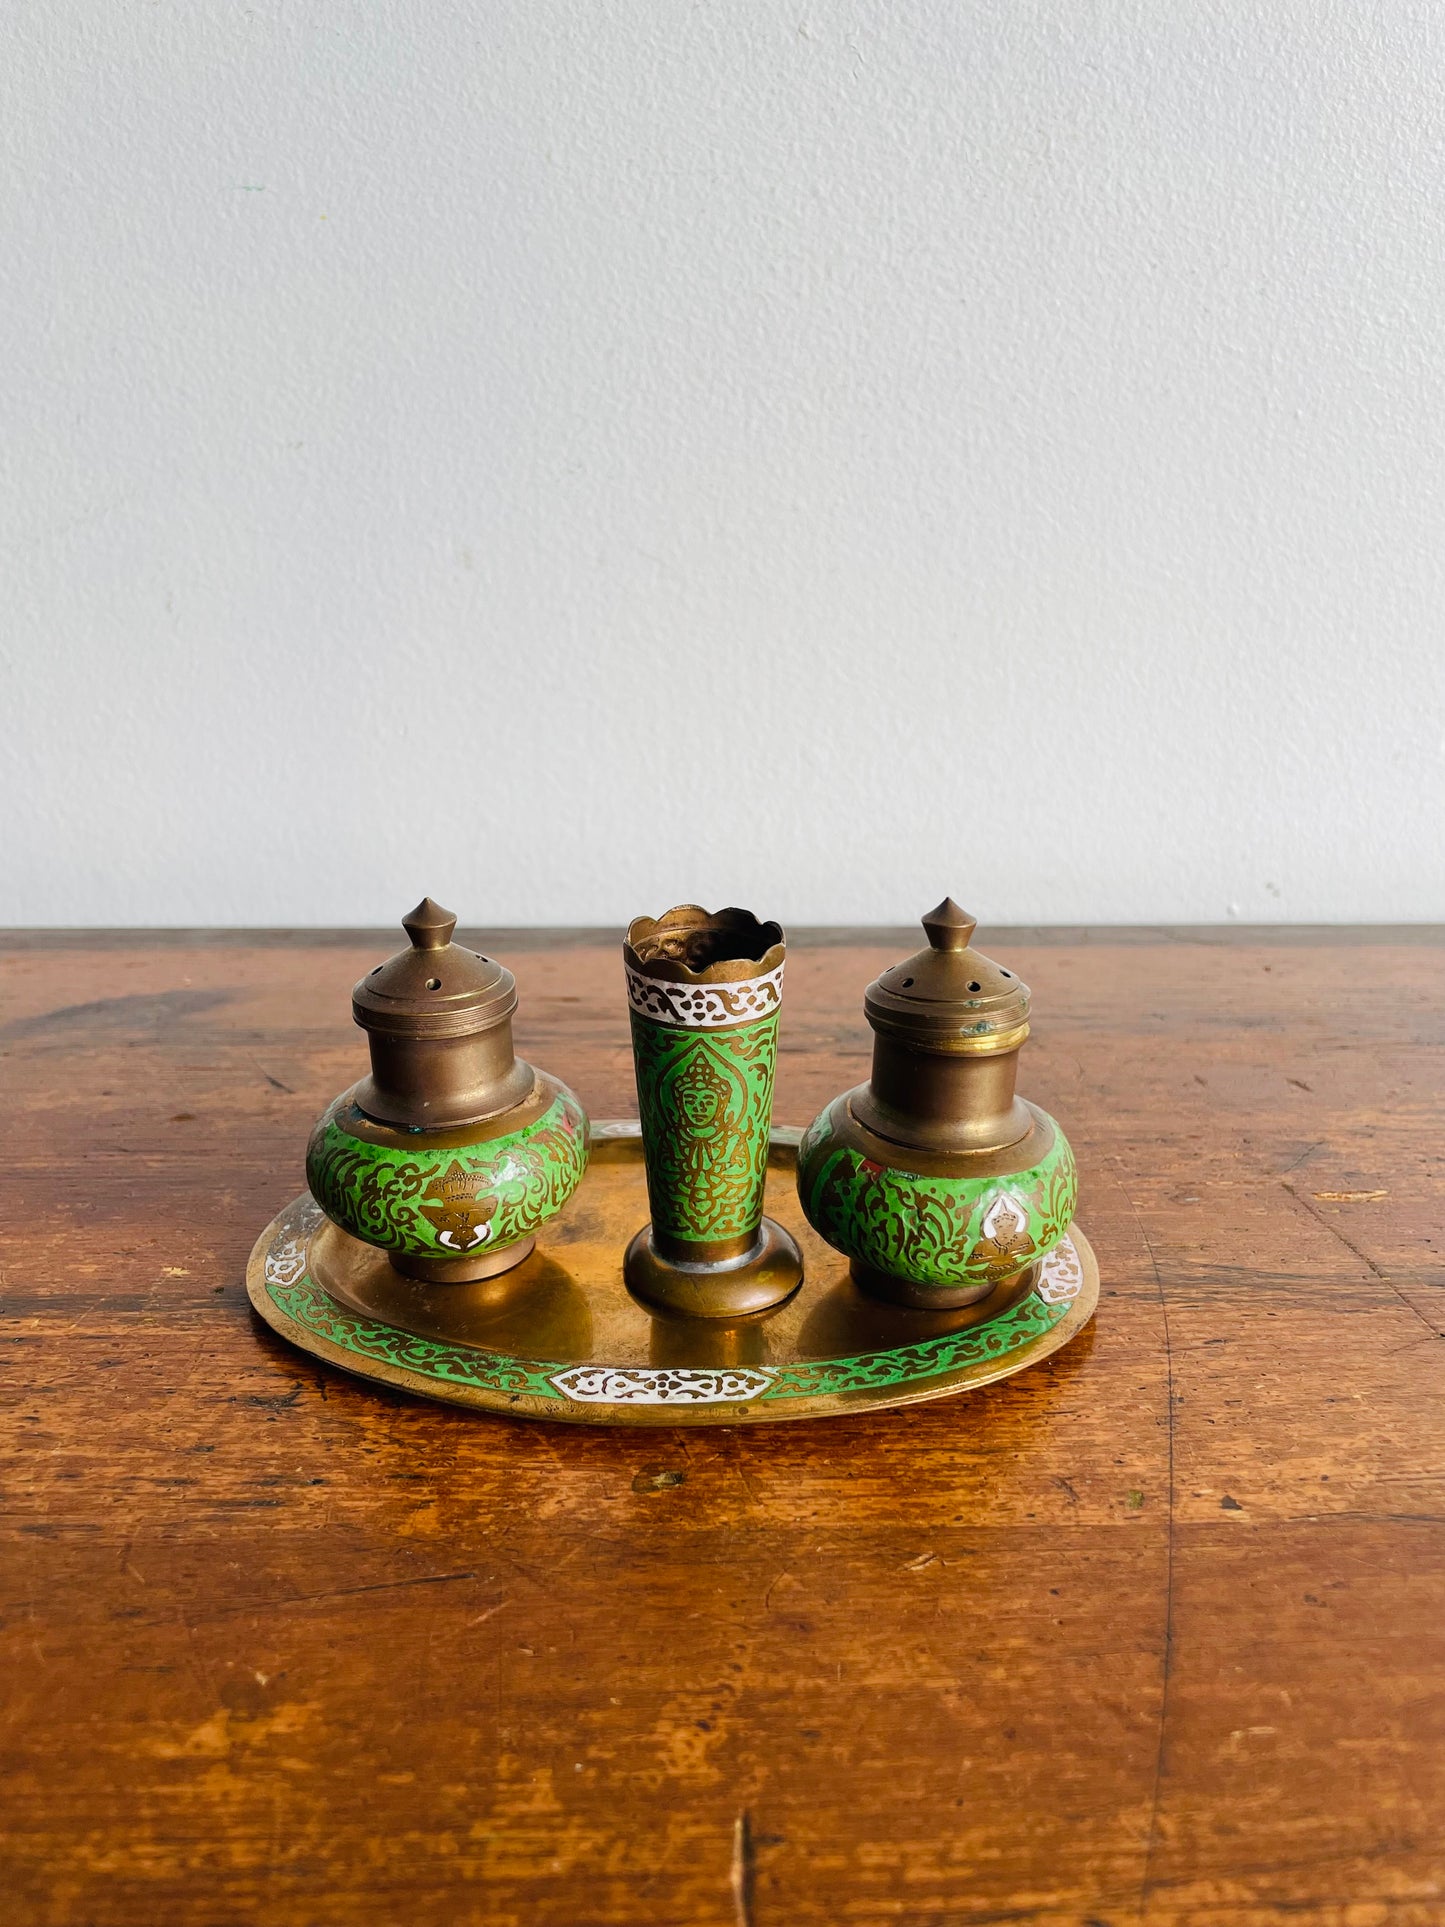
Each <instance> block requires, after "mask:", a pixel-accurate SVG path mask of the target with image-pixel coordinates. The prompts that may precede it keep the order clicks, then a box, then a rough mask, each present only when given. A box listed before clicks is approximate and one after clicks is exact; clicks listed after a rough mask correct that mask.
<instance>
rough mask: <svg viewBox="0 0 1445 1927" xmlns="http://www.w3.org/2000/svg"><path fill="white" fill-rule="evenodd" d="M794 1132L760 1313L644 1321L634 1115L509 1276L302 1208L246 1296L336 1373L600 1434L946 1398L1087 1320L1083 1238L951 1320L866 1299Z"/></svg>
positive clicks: (780, 1147) (598, 1148)
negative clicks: (820, 1226) (802, 1273)
mask: <svg viewBox="0 0 1445 1927" xmlns="http://www.w3.org/2000/svg"><path fill="white" fill-rule="evenodd" d="M800 1135H801V1134H800V1133H799V1132H798V1131H796V1130H775V1131H774V1132H773V1135H772V1143H771V1147H770V1156H769V1163H768V1171H767V1197H766V1207H767V1213H768V1216H769V1217H772V1218H775V1219H776V1220H777V1221H778V1222H779V1223H781V1224H782V1225H783V1226H784V1227H785V1229H786V1230H787V1231H788V1233H789V1235H790V1236H791V1237H792V1238H793V1239H794V1240H795V1241H796V1243H797V1245H798V1247H799V1249H800V1250H801V1251H802V1253H803V1256H804V1259H805V1262H806V1277H805V1279H804V1282H803V1285H802V1287H801V1289H800V1290H798V1291H797V1292H795V1293H794V1294H793V1295H792V1296H791V1297H789V1298H788V1300H787V1301H786V1302H785V1303H784V1304H782V1305H781V1306H779V1307H778V1308H777V1309H776V1310H774V1311H773V1312H771V1313H765V1314H763V1315H761V1316H753V1317H750V1318H744V1319H735V1320H728V1319H723V1318H712V1317H706V1318H693V1317H686V1316H681V1315H679V1314H677V1313H675V1312H649V1311H648V1309H647V1308H646V1307H644V1306H643V1305H641V1304H640V1303H639V1302H638V1300H637V1299H636V1297H635V1296H634V1295H633V1294H632V1293H631V1292H630V1291H628V1290H627V1289H626V1288H625V1287H624V1284H623V1279H622V1269H621V1263H620V1252H621V1248H622V1245H623V1243H624V1242H625V1240H626V1237H627V1234H628V1230H629V1228H630V1227H631V1226H632V1225H635V1224H636V1222H637V1220H638V1218H639V1216H640V1215H641V1213H642V1211H643V1210H644V1208H645V1197H646V1192H645V1184H644V1170H643V1157H642V1141H641V1135H640V1131H639V1128H638V1126H637V1124H636V1123H635V1122H620V1123H612V1122H602V1123H594V1125H593V1127H592V1142H593V1149H592V1159H591V1163H590V1165H589V1167H588V1171H587V1175H586V1176H585V1178H584V1179H583V1181H582V1187H581V1190H580V1191H579V1192H578V1193H577V1195H576V1197H575V1199H574V1200H573V1203H572V1204H571V1205H570V1206H568V1207H566V1208H564V1209H563V1210H562V1211H561V1212H559V1213H558V1214H557V1216H556V1217H554V1218H552V1219H550V1220H549V1221H548V1222H547V1223H546V1224H545V1225H543V1226H542V1228H541V1230H540V1231H539V1233H538V1235H537V1246H536V1249H535V1250H534V1251H533V1252H532V1254H531V1256H530V1257H528V1258H527V1259H526V1260H525V1261H524V1262H523V1263H521V1264H520V1265H518V1266H517V1267H516V1269H515V1270H513V1271H511V1272H509V1273H507V1275H506V1276H505V1277H500V1278H494V1279H489V1280H485V1281H482V1282H480V1283H475V1284H461V1285H454V1284H448V1285H442V1286H438V1285H433V1284H427V1283H424V1282H413V1281H412V1280H410V1279H408V1278H405V1277H402V1276H399V1275H398V1273H397V1272H396V1270H395V1269H394V1268H393V1267H392V1266H391V1265H390V1264H389V1263H388V1262H387V1258H386V1254H385V1253H384V1252H383V1251H379V1250H376V1249H375V1248H373V1247H371V1246H368V1245H365V1244H362V1243H360V1242H359V1241H358V1240H357V1239H355V1238H353V1237H349V1236H348V1235H347V1234H346V1233H345V1232H344V1231H342V1230H340V1229H339V1228H338V1227H337V1226H336V1225H334V1224H331V1223H329V1222H327V1221H326V1220H325V1219H323V1218H321V1217H320V1215H319V1214H318V1213H317V1212H316V1210H315V1207H314V1206H313V1205H312V1204H311V1203H310V1201H309V1200H308V1199H304V1198H303V1199H297V1200H296V1202H295V1203H294V1204H293V1205H291V1206H290V1207H288V1209H287V1210H286V1211H285V1212H283V1213H281V1215H280V1216H279V1217H278V1218H277V1219H276V1220H275V1221H274V1222H273V1223H272V1224H271V1225H270V1226H268V1227H267V1229H266V1231H265V1232H264V1233H263V1234H262V1236H261V1237H260V1238H259V1239H258V1240H257V1243H256V1247H255V1250H254V1251H253V1253H252V1257H251V1262H250V1265H249V1266H248V1269H247V1274H246V1282H247V1289H248V1291H249V1294H250V1298H251V1302H252V1304H253V1305H254V1306H255V1308H256V1310H257V1312H258V1313H259V1314H260V1316H261V1317H262V1318H263V1319H264V1320H265V1321H266V1322H267V1323H268V1324H269V1325H271V1326H272V1327H273V1328H274V1329H275V1330H276V1331H277V1332H279V1333H280V1334H281V1335H282V1336H283V1337H285V1338H287V1339H289V1340H290V1341H291V1342H292V1343H293V1344H295V1345H297V1346H299V1347H300V1348H301V1349H302V1350H304V1351H306V1352H308V1353H310V1354H311V1355H312V1356H313V1357H315V1358H318V1359H321V1360H323V1361H324V1362H325V1363H326V1364H328V1365H330V1366H332V1367H336V1368H340V1369H342V1370H345V1371H349V1372H352V1373H355V1374H357V1375H359V1376H360V1377H362V1378H366V1379H370V1380H373V1381H375V1382H377V1383H380V1384H383V1385H386V1386H389V1387H392V1388H394V1389H399V1390H403V1391H408V1392H413V1393H416V1394H418V1395H419V1396H422V1397H425V1398H431V1399H438V1400H442V1401H444V1402H446V1403H448V1404H454V1405H461V1406H469V1407H471V1408H473V1409H484V1410H488V1411H492V1412H497V1413H501V1414H504V1415H507V1416H511V1417H516V1418H540V1419H548V1420H554V1421H555V1420H561V1421H563V1422H565V1423H569V1424H577V1425H601V1426H613V1427H615V1426H664V1427H677V1426H682V1427H693V1426H707V1425H760V1424H769V1423H773V1422H776V1421H778V1420H788V1419H801V1418H826V1417H837V1416H843V1415H845V1414H855V1415H856V1414H858V1413H861V1412H866V1411H870V1410H876V1409H878V1408H880V1407H883V1406H889V1405H903V1404H911V1403H914V1402H917V1401H919V1400H923V1399H932V1398H940V1397H944V1396H946V1395H948V1394H950V1393H954V1392H960V1391H966V1390H969V1389H971V1388H973V1387H976V1386H980V1385H984V1384H988V1383H990V1382H992V1381H993V1380H996V1379H1000V1378H1006V1377H1008V1376H1009V1375H1010V1374H1012V1373H1014V1372H1017V1371H1022V1370H1024V1369H1025V1368H1026V1367H1028V1366H1030V1365H1033V1364H1036V1363H1037V1362H1038V1361H1039V1360H1041V1359H1043V1358H1046V1357H1048V1356H1050V1354H1052V1353H1054V1352H1056V1351H1058V1350H1059V1348H1060V1347H1061V1346H1063V1345H1065V1344H1067V1343H1068V1342H1069V1341H1070V1339H1072V1338H1074V1337H1075V1336H1076V1335H1077V1334H1078V1333H1079V1332H1080V1331H1081V1330H1082V1329H1083V1327H1084V1326H1085V1325H1086V1324H1087V1323H1088V1321H1089V1319H1090V1317H1091V1316H1092V1314H1093V1311H1094V1307H1095V1302H1096V1300H1097V1296H1098V1271H1097V1268H1096V1266H1095V1263H1094V1258H1093V1254H1092V1252H1091V1251H1090V1250H1089V1246H1088V1241H1087V1240H1086V1239H1085V1238H1084V1237H1083V1236H1082V1234H1081V1233H1080V1232H1079V1231H1078V1229H1077V1227H1075V1228H1073V1230H1072V1231H1071V1233H1070V1238H1069V1241H1068V1242H1067V1243H1066V1245H1065V1246H1064V1247H1061V1249H1060V1251H1059V1252H1057V1253H1054V1254H1051V1255H1050V1258H1049V1260H1048V1261H1047V1263H1046V1265H1045V1266H1044V1267H1042V1268H1040V1270H1039V1271H1036V1270H1030V1271H1029V1272H1028V1273H1027V1274H1025V1275H1023V1276H1021V1277H1018V1278H1015V1279H1012V1280H1010V1281H1009V1282H1007V1283H1006V1284H1003V1285H1001V1286H999V1287H998V1288H997V1289H996V1290H995V1291H994V1292H993V1293H992V1294H990V1296H988V1297H987V1298H986V1299H985V1300H983V1301H982V1302H980V1303H978V1304H975V1305H971V1306H968V1307H966V1308H964V1309H962V1310H935V1311H931V1312H921V1311H910V1310H906V1309H904V1308H903V1307H901V1306H899V1305H896V1304H887V1303H881V1302H879V1301H878V1300H877V1299H875V1298H872V1297H870V1296H868V1295H867V1294H866V1293H864V1292H862V1291H860V1290H859V1288H858V1286H857V1284H856V1283H855V1282H854V1280H853V1279H852V1278H851V1277H850V1275H849V1269H848V1261H847V1259H846V1258H844V1257H843V1256H841V1255H840V1254H838V1253H837V1252H835V1251H832V1250H830V1249H829V1248H828V1246H827V1245H826V1244H825V1243H824V1242H823V1240H822V1239H821V1238H820V1237H818V1235H817V1234H816V1233H815V1232H814V1231H813V1230H812V1229H811V1228H810V1227H809V1225H808V1224H807V1223H806V1221H805V1219H804V1217H803V1214H802V1211H801V1209H800V1207H799V1204H798V1200H797V1197H796V1195H795V1192H794V1176H795V1166H796V1159H797V1147H798V1140H799V1137H800ZM1041 1273H1042V1274H1044V1275H1041Z"/></svg>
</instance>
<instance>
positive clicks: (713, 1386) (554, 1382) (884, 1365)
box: [265, 1200, 1083, 1406]
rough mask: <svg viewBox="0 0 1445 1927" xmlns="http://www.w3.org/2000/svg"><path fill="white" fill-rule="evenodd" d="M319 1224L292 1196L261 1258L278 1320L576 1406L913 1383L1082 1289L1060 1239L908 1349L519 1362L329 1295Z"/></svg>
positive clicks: (972, 1359) (1014, 1343) (362, 1351)
mask: <svg viewBox="0 0 1445 1927" xmlns="http://www.w3.org/2000/svg"><path fill="white" fill-rule="evenodd" d="M318 1222H319V1218H318V1214H317V1213H316V1211H315V1208H314V1207H313V1206H312V1205H311V1203H310V1201H309V1200H300V1201H298V1203H297V1204H296V1205H295V1206H294V1207H293V1208H292V1210H291V1211H290V1212H288V1213H287V1214H286V1218H285V1219H284V1220H283V1221H282V1223H281V1224H280V1225H279V1226H278V1227H277V1230H276V1236H275V1241H274V1243H273V1244H272V1246H271V1249H270V1251H269V1252H268V1253H267V1254H266V1262H265V1280H266V1292H267V1295H268V1296H269V1298H270V1299H271V1301H272V1303H273V1304H274V1305H275V1306H276V1307H277V1309H278V1310H279V1311H280V1312H282V1313H283V1314H284V1315H285V1316H286V1317H287V1318H289V1319H291V1320H292V1321H293V1322H294V1323H295V1324H296V1325H298V1326H300V1327H302V1328H303V1329H304V1330H305V1331H308V1332H310V1333H312V1334H314V1335H315V1336H316V1337H317V1338H320V1339H321V1340H323V1341H324V1342H325V1343H326V1344H328V1345H331V1346H334V1347H335V1348H336V1350H337V1351H338V1352H340V1353H342V1354H350V1355H351V1357H353V1358H356V1359H359V1360H362V1361H367V1362H371V1363H373V1364H379V1365H383V1366H393V1367H395V1368H397V1369H398V1370H403V1371H407V1372H411V1373H414V1374H416V1375H417V1376H419V1377H423V1378H431V1379H437V1380H441V1381H444V1382H446V1383H449V1384H453V1385H468V1386H475V1387H477V1388H478V1389H479V1390H482V1391H487V1392H500V1393H503V1394H506V1395H507V1396H508V1397H523V1396H525V1397H531V1398H536V1399H544V1400H549V1401H561V1402H566V1403H572V1404H584V1405H593V1404H596V1405H614V1406H615V1405H673V1406H700V1405H719V1404H724V1403H726V1404H734V1403H736V1404H737V1405H739V1406H745V1405H746V1404H747V1403H748V1402H749V1401H753V1400H774V1399H784V1400H787V1399H808V1398H823V1397H833V1396H836V1395H838V1394H840V1393H847V1392H863V1391H869V1390H875V1389H877V1388H879V1387H891V1386H911V1385H914V1384H919V1383H922V1382H925V1381H926V1380H928V1379H931V1378H937V1377H940V1376H941V1375H943V1374H945V1373H951V1372H957V1371H961V1370H965V1369H967V1368H969V1367H971V1366H976V1365H984V1364H988V1363H991V1362H992V1361H995V1360H998V1359H1002V1358H1006V1357H1008V1356H1009V1355H1010V1353H1012V1352H1015V1351H1018V1350H1020V1349H1021V1348H1022V1347H1023V1346H1025V1345H1029V1344H1032V1343H1033V1342H1034V1341H1035V1340H1036V1339H1039V1338H1042V1337H1045V1336H1047V1334H1048V1333H1049V1332H1050V1331H1052V1330H1053V1329H1054V1327H1055V1326H1056V1325H1058V1324H1059V1323H1060V1321H1061V1320H1062V1319H1063V1318H1065V1317H1066V1316H1067V1315H1068V1313H1069V1310H1070V1308H1071V1306H1072V1305H1073V1304H1074V1302H1075V1301H1076V1299H1077V1298H1078V1296H1079V1293H1080V1291H1081V1290H1082V1287H1083V1272H1082V1267H1081V1265H1080V1262H1079V1256H1078V1253H1077V1251H1076V1250H1075V1249H1074V1246H1073V1243H1072V1241H1071V1240H1070V1239H1069V1238H1067V1237H1065V1238H1064V1239H1063V1240H1062V1242H1061V1243H1059V1244H1058V1245H1056V1246H1055V1247H1054V1249H1053V1250H1052V1251H1051V1252H1050V1253H1049V1254H1048V1256H1047V1257H1046V1258H1045V1259H1044V1260H1043V1263H1042V1264H1041V1266H1040V1269H1039V1280H1038V1285H1037V1288H1036V1290H1034V1291H1032V1292H1030V1293H1029V1294H1028V1295H1027V1296H1025V1297H1023V1298H1021V1299H1020V1300H1019V1301H1018V1302H1017V1303H1016V1304H1014V1305H1011V1306H1010V1307H1009V1309H1008V1310H1007V1311H1006V1312H1003V1313H1001V1314H1000V1316H998V1317H997V1318H992V1319H990V1320H989V1321H988V1322H987V1323H986V1324H982V1325H973V1326H969V1327H967V1328H965V1329H963V1330H960V1331H955V1332H944V1333H942V1334H940V1335H939V1336H937V1337H934V1338H927V1339H921V1340H919V1341H918V1342H917V1343H916V1344H913V1345H902V1346H894V1347H891V1348H888V1349H884V1350H881V1351H872V1352H861V1353H858V1354H857V1355H856V1356H854V1357H850V1358H820V1359H804V1360H799V1361H797V1362H795V1363H793V1364H790V1365H760V1366H756V1367H752V1368H748V1367H732V1368H723V1369H718V1370H713V1371H699V1370H692V1369H682V1368H675V1369H660V1368H656V1367H648V1366H636V1365H609V1364H606V1363H604V1362H601V1361H598V1362H594V1363H589V1364H573V1365H564V1364H563V1363H561V1362H560V1361H556V1360H553V1361H548V1360H543V1359H533V1358H520V1357H516V1356H514V1355H512V1354H510V1353H506V1352H490V1351H485V1350H483V1349H481V1348H480V1347H476V1346H471V1345H456V1344H448V1343H446V1342H444V1341H442V1340H439V1339H433V1338H421V1337H418V1336H417V1335H416V1334H414V1333H412V1332H408V1331H403V1330H401V1329H400V1328H399V1327H397V1326H395V1325H389V1324H386V1323H384V1322H383V1321H382V1320H380V1319H376V1318H364V1317H361V1316H359V1315H358V1314H357V1313H356V1312H353V1311H350V1310H348V1309H347V1308H346V1307H345V1306H343V1305H340V1304H338V1303H337V1302H336V1301H335V1299H333V1298H331V1297H329V1296H328V1294H327V1293H326V1292H325V1291H323V1290H322V1288H321V1287H320V1285H318V1284H317V1283H316V1281H315V1280H314V1279H313V1278H312V1277H311V1275H310V1272H309V1270H308V1268H307V1261H308V1253H309V1246H310V1240H311V1234H312V1232H313V1231H314V1230H315V1228H316V1225H317V1223H318Z"/></svg>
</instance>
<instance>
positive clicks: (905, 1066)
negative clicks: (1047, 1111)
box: [852, 897, 1032, 1151]
mask: <svg viewBox="0 0 1445 1927" xmlns="http://www.w3.org/2000/svg"><path fill="white" fill-rule="evenodd" d="M976 927H977V926H976V924H975V922H974V919H973V918H972V917H971V916H969V914H968V912H967V911H966V910H960V909H959V907H958V905H957V904H956V903H955V902H954V901H953V898H952V897H945V898H944V900H943V902H942V903H940V904H939V906H938V908H937V909H936V910H930V911H929V913H928V915H927V916H926V917H925V918H924V919H923V928H924V930H925V931H926V932H927V934H928V948H927V949H926V950H920V951H918V952H917V953H916V954H915V955H914V956H912V957H908V958H905V960H904V961H903V962H902V963H899V964H894V965H893V967H892V969H891V970H885V971H884V972H883V974H882V975H881V976H880V977H878V978H875V980H874V981H873V982H872V983H871V984H869V986H868V988H867V990H866V991H865V992H864V993H863V1010H864V1014H865V1016H866V1017H867V1019H868V1022H869V1024H870V1025H871V1026H872V1028H873V1033H874V1036H873V1074H872V1077H871V1079H870V1080H869V1083H868V1085H867V1087H866V1088H865V1089H864V1090H862V1091H860V1092H859V1093H858V1094H857V1095H856V1096H855V1097H854V1099H853V1103H852V1109H853V1115H854V1116H855V1117H856V1118H857V1119H858V1122H859V1123H860V1124H862V1125H863V1126H864V1128H865V1129H867V1130H870V1131H875V1132H876V1133H877V1134H878V1136H879V1137H883V1138H888V1139H890V1140H891V1141H892V1142H894V1143H896V1144H906V1145H908V1146H909V1147H910V1148H923V1149H928V1150H932V1151H991V1150H999V1149H1002V1148H1003V1147H1004V1146H1005V1145H1009V1144H1016V1143H1017V1142H1018V1141H1019V1139H1020V1138H1022V1137H1024V1136H1025V1135H1026V1134H1027V1132H1028V1130H1029V1128H1030V1124H1031V1122H1032V1120H1031V1118H1030V1116H1029V1112H1028V1108H1027V1106H1026V1105H1024V1104H1023V1103H1022V1102H1020V1100H1019V1099H1018V1098H1017V1097H1016V1096H1015V1095H1014V1080H1015V1078H1016V1077H1017V1075H1018V1052H1019V1047H1020V1045H1021V1044H1022V1043H1023V1041H1024V1039H1025V1038H1026V1037H1027V1036H1028V1034H1029V1026H1028V1015H1029V989H1028V985H1027V984H1025V983H1022V982H1021V981H1020V980H1019V979H1018V978H1017V977H1016V976H1015V975H1014V974H1013V972H1012V971H1010V970H1005V969H1004V968H1003V966H1002V965H1001V964H996V963H994V962H993V960H992V959H991V958H989V957H985V956H984V955H983V954H982V953H981V952H980V951H977V950H974V949H972V948H970V939H971V938H972V936H973V933H974V930H975V928H976Z"/></svg>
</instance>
